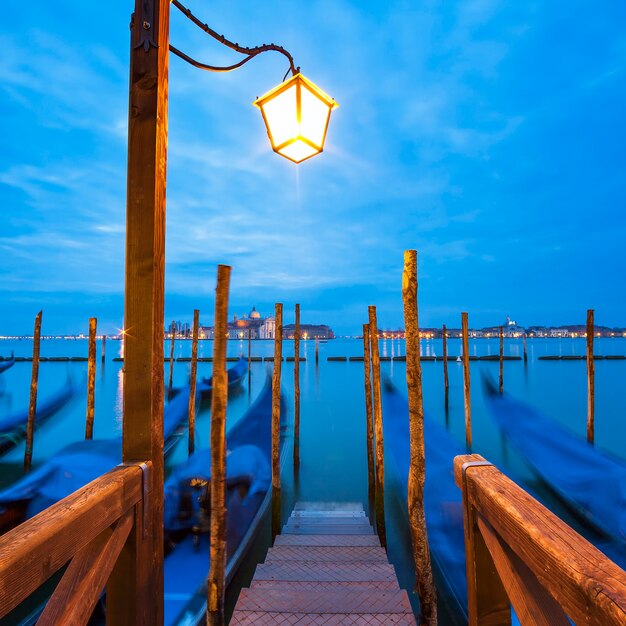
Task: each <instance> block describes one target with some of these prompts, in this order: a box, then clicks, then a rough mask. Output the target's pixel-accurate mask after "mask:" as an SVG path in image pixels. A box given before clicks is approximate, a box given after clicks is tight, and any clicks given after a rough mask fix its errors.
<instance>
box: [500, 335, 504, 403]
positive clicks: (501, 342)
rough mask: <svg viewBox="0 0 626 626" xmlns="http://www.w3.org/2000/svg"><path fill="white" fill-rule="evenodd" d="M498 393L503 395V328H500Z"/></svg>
mask: <svg viewBox="0 0 626 626" xmlns="http://www.w3.org/2000/svg"><path fill="white" fill-rule="evenodd" d="M499 360H500V393H504V328H503V327H502V326H500V359H499Z"/></svg>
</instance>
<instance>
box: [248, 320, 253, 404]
mask: <svg viewBox="0 0 626 626" xmlns="http://www.w3.org/2000/svg"><path fill="white" fill-rule="evenodd" d="M251 337H252V329H251V328H248V398H250V392H251V391H252V369H251V368H252V339H251Z"/></svg>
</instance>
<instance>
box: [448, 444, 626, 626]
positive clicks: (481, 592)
mask: <svg viewBox="0 0 626 626" xmlns="http://www.w3.org/2000/svg"><path fill="white" fill-rule="evenodd" d="M454 475H455V480H456V484H457V485H458V486H459V487H460V488H461V489H462V491H463V504H464V508H465V520H464V523H465V548H466V563H467V580H468V613H469V624H470V626H474V625H476V626H480V625H486V624H489V625H490V626H499V625H508V624H510V623H511V616H510V608H509V606H510V605H509V602H510V604H512V605H513V608H514V609H515V612H516V614H517V616H518V618H519V620H520V622H521V623H522V625H524V626H525V625H526V624H554V625H558V624H567V623H568V622H567V619H566V615H567V616H569V617H570V618H571V619H572V620H573V621H574V622H575V623H576V624H585V625H590V626H591V625H597V626H609V625H613V624H614V625H615V626H618V625H623V624H626V572H624V571H623V570H622V569H621V568H620V567H618V566H617V565H616V564H615V563H613V562H612V561H611V560H610V559H609V558H607V557H606V556H605V555H604V554H602V552H600V551H599V550H598V549H597V548H595V547H594V546H592V545H591V544H590V543H589V542H588V541H587V540H586V539H584V538H583V537H581V536H580V535H579V534H578V533H576V532H575V531H574V530H573V529H572V528H570V527H569V526H568V525H567V524H565V523H564V522H563V521H562V520H560V519H559V518H558V517H557V516H556V515H554V514H553V513H551V512H550V511H549V510H548V509H546V508H545V507H544V506H543V505H542V504H540V503H539V502H537V500H535V499H534V498H532V497H531V496H530V495H529V494H528V493H526V492H525V491H524V490H523V489H521V488H520V487H519V486H518V485H517V484H515V483H514V482H513V481H512V480H510V479H509V478H507V477H506V476H504V474H502V473H501V472H500V471H499V470H498V469H497V468H496V467H494V466H493V465H491V464H489V463H488V462H487V461H485V459H484V458H483V457H481V456H480V455H477V454H470V455H463V456H457V457H456V458H455V459H454Z"/></svg>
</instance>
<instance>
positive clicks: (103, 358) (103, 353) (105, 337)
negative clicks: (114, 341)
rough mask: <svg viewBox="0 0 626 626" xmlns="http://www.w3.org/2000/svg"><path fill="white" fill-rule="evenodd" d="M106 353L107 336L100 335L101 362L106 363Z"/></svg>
mask: <svg viewBox="0 0 626 626" xmlns="http://www.w3.org/2000/svg"><path fill="white" fill-rule="evenodd" d="M106 353H107V336H106V335H102V357H101V359H102V362H103V363H104V362H105V361H106Z"/></svg>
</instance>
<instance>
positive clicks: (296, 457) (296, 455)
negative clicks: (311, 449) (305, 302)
mask: <svg viewBox="0 0 626 626" xmlns="http://www.w3.org/2000/svg"><path fill="white" fill-rule="evenodd" d="M293 354H294V360H293V401H294V410H293V419H294V436H293V463H294V467H295V468H298V467H299V466H300V305H299V304H296V325H295V330H294V333H293Z"/></svg>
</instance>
